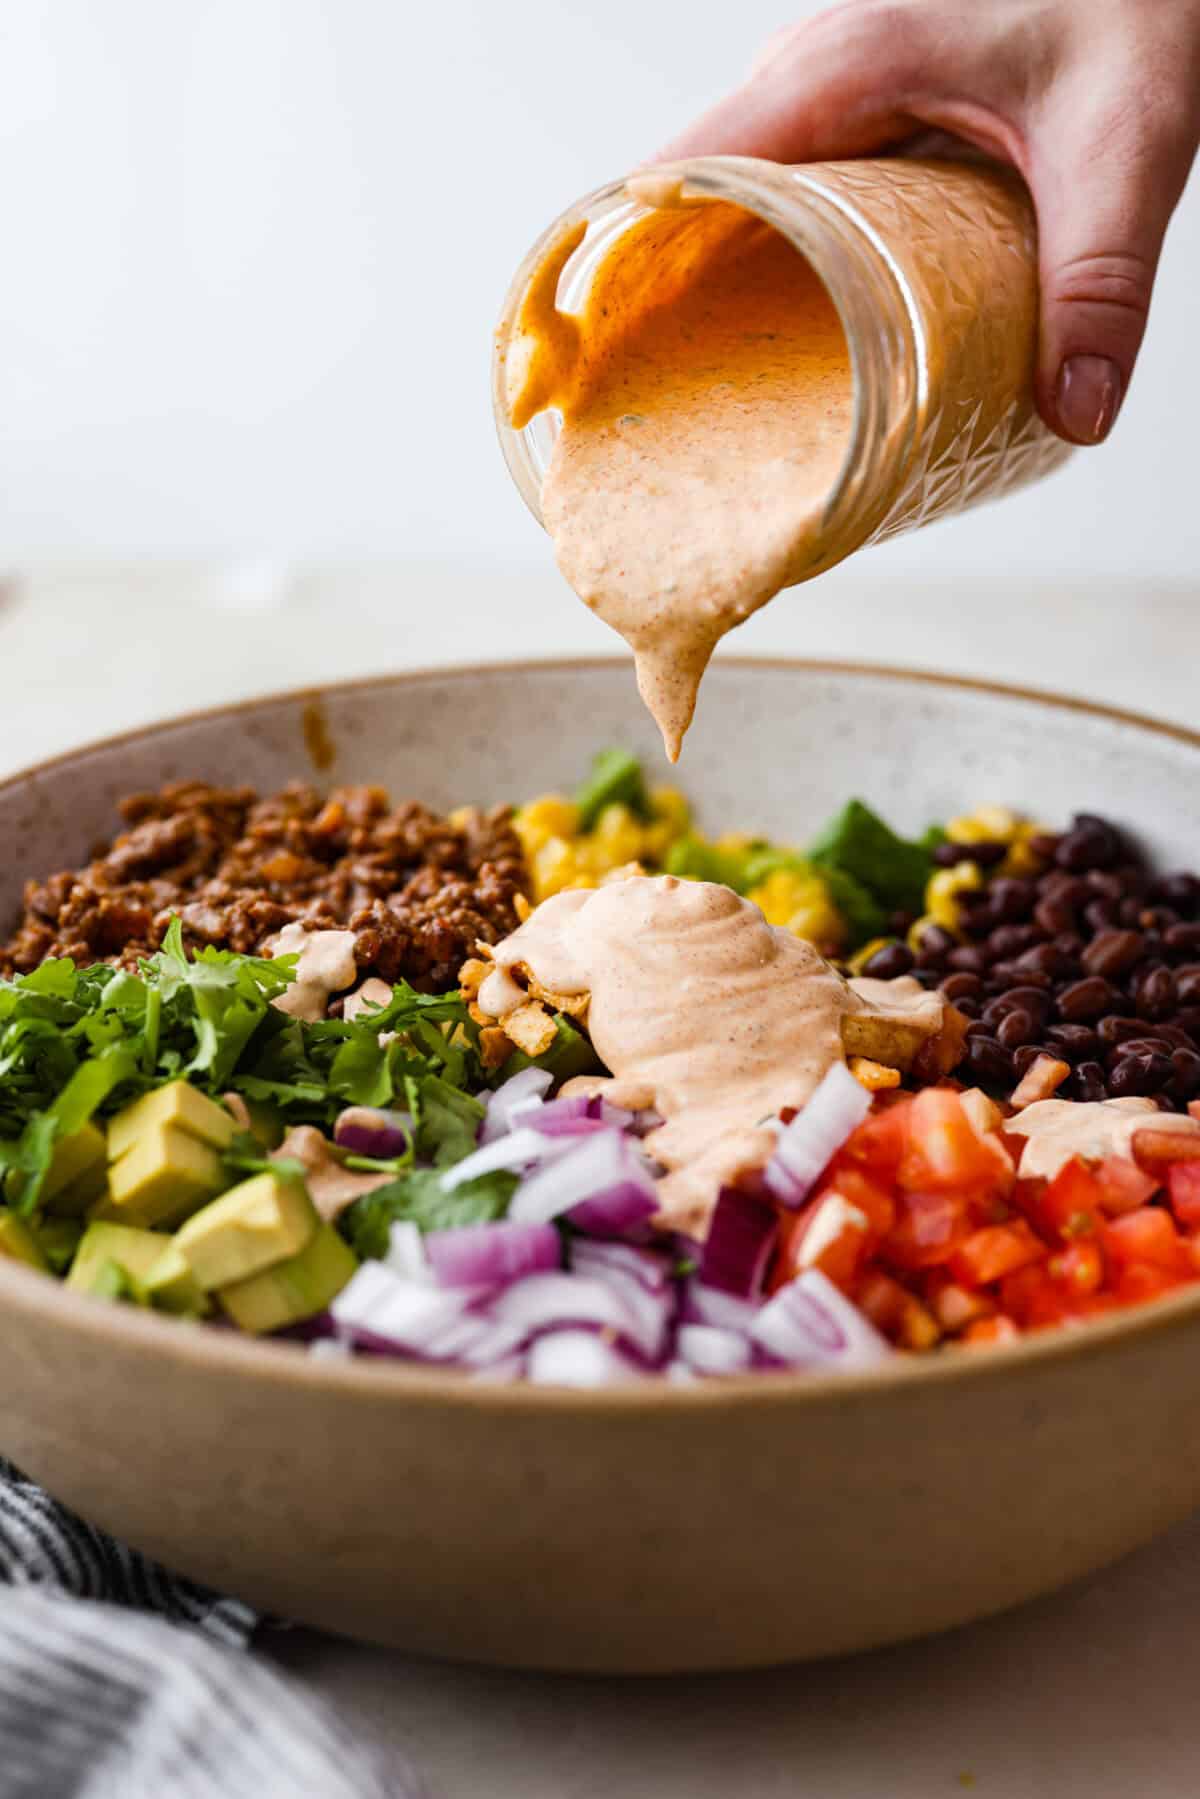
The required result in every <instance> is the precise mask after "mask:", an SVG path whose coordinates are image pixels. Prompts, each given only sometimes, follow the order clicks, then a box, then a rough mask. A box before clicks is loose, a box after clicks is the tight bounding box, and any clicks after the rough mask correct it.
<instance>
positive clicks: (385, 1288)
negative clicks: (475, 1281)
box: [329, 1262, 476, 1355]
mask: <svg viewBox="0 0 1200 1799" xmlns="http://www.w3.org/2000/svg"><path fill="white" fill-rule="evenodd" d="M474 1298H476V1294H475V1293H473V1292H469V1291H467V1290H466V1289H465V1288H455V1289H450V1288H444V1287H433V1286H425V1285H422V1284H421V1283H419V1282H417V1281H406V1280H402V1279H401V1278H400V1276H399V1275H397V1274H394V1273H393V1272H392V1270H391V1269H390V1268H386V1267H385V1266H384V1264H383V1263H382V1262H363V1263H362V1264H361V1265H360V1266H359V1267H358V1268H357V1269H356V1270H355V1272H354V1274H353V1275H352V1276H351V1278H350V1280H349V1281H348V1283H347V1284H346V1286H344V1287H343V1288H342V1290H341V1292H340V1293H339V1294H338V1295H337V1297H336V1299H335V1300H334V1301H333V1303H332V1305H331V1306H330V1308H329V1309H330V1312H331V1313H332V1314H333V1318H334V1321H335V1323H336V1324H337V1327H338V1333H339V1335H346V1334H348V1335H349V1336H351V1337H352V1338H356V1339H357V1338H360V1337H361V1338H364V1339H371V1338H374V1339H376V1340H377V1341H378V1342H382V1343H385V1344H390V1345H392V1346H393V1347H394V1348H400V1349H406V1350H409V1351H410V1352H411V1353H413V1354H415V1355H422V1354H424V1353H425V1350H426V1347H427V1345H428V1344H429V1343H431V1342H434V1341H436V1339H437V1337H438V1336H439V1335H440V1334H441V1332H443V1331H444V1330H445V1329H446V1327H447V1326H448V1325H450V1324H452V1323H454V1322H455V1321H456V1320H457V1319H459V1318H461V1317H462V1315H463V1313H464V1312H465V1311H466V1310H467V1308H468V1306H469V1305H470V1304H471V1302H472V1300H473V1299H474Z"/></svg>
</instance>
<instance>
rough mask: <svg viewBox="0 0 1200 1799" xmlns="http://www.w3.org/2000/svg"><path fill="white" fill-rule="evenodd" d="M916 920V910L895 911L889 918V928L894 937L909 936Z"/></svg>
mask: <svg viewBox="0 0 1200 1799" xmlns="http://www.w3.org/2000/svg"><path fill="white" fill-rule="evenodd" d="M916 922H917V915H916V913H915V912H893V913H892V916H891V917H890V918H889V919H888V930H889V931H890V932H891V934H892V936H893V937H907V936H908V933H909V932H910V931H911V930H912V928H913V926H914V925H915V924H916Z"/></svg>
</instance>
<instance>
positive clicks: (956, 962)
mask: <svg viewBox="0 0 1200 1799" xmlns="http://www.w3.org/2000/svg"><path fill="white" fill-rule="evenodd" d="M989 966H990V963H989V960H988V955H987V952H986V950H982V949H980V948H979V947H978V946H977V945H976V944H974V943H960V944H959V945H958V947H957V948H956V949H952V950H951V951H950V954H949V955H948V956H947V957H946V967H947V968H953V969H954V970H955V972H956V973H960V974H973V975H981V974H984V973H985V972H986V970H987V969H988V967H989Z"/></svg>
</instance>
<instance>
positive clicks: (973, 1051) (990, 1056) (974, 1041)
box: [966, 1036, 1013, 1081]
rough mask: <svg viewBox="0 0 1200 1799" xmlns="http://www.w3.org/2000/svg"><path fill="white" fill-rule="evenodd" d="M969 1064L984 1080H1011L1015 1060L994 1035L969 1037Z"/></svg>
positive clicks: (975, 1073) (974, 1073)
mask: <svg viewBox="0 0 1200 1799" xmlns="http://www.w3.org/2000/svg"><path fill="white" fill-rule="evenodd" d="M966 1059H967V1066H968V1067H969V1068H970V1070H971V1073H972V1074H973V1075H976V1076H977V1077H978V1078H979V1079H980V1080H982V1081H1011V1079H1012V1072H1013V1060H1012V1056H1011V1055H1010V1054H1009V1052H1008V1050H1006V1049H1003V1048H1002V1047H1001V1045H1000V1044H999V1043H997V1042H996V1039H995V1038H994V1037H984V1036H978V1037H968V1039H967V1058H966Z"/></svg>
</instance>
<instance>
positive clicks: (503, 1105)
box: [479, 1068, 554, 1143]
mask: <svg viewBox="0 0 1200 1799" xmlns="http://www.w3.org/2000/svg"><path fill="white" fill-rule="evenodd" d="M553 1084H554V1076H553V1075H552V1074H550V1073H549V1071H548V1070H547V1069H545V1068H522V1069H521V1071H520V1073H519V1074H514V1075H513V1076H511V1078H510V1079H509V1080H507V1081H505V1082H504V1085H503V1086H502V1087H497V1088H496V1091H495V1092H494V1093H492V1094H489V1095H488V1098H487V1101H486V1105H487V1111H486V1112H485V1114H484V1119H483V1125H482V1127H481V1129H480V1133H479V1141H480V1142H481V1143H492V1142H494V1141H495V1139H496V1138H497V1137H502V1136H503V1135H504V1134H505V1132H506V1131H510V1130H511V1129H512V1127H513V1111H514V1109H515V1108H516V1107H518V1106H522V1105H524V1104H527V1103H530V1102H532V1103H533V1104H535V1105H536V1104H537V1103H538V1102H540V1100H541V1098H542V1096H543V1094H545V1093H546V1092H548V1090H549V1089H550V1088H551V1087H552V1086H553Z"/></svg>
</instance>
